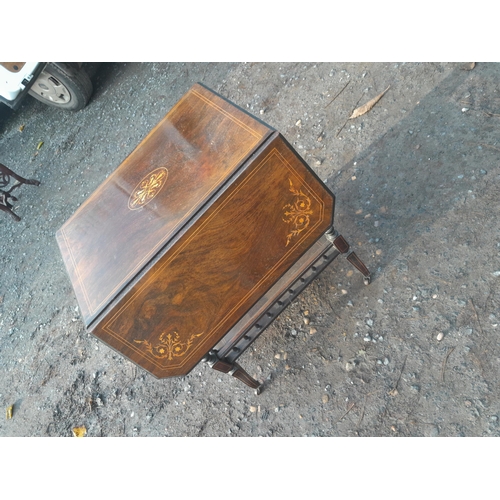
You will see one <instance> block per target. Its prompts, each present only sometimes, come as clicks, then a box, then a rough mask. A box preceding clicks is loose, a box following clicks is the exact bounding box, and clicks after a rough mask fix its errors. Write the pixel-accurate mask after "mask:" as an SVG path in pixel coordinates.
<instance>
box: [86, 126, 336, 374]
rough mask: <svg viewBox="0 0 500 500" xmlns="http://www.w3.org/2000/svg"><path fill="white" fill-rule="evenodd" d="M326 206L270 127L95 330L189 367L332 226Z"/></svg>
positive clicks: (159, 366)
mask: <svg viewBox="0 0 500 500" xmlns="http://www.w3.org/2000/svg"><path fill="white" fill-rule="evenodd" d="M332 210H333V200H332V198H331V197H330V195H329V193H327V192H326V190H324V189H321V185H320V183H319V182H318V181H317V180H316V179H315V177H314V176H313V175H311V173H310V172H309V171H308V170H306V169H305V168H304V166H303V164H302V162H300V161H299V160H298V158H297V157H296V156H295V155H294V154H293V153H292V152H291V151H290V149H289V148H288V147H287V146H286V145H285V143H284V141H283V139H282V137H281V136H280V135H279V134H277V133H276V134H275V135H274V136H273V138H272V139H271V140H270V141H269V142H268V144H267V145H266V146H265V147H263V148H262V150H261V151H260V152H259V154H258V155H256V157H254V159H253V161H249V162H248V163H247V164H246V165H245V167H244V168H243V169H242V170H241V171H240V172H239V176H238V178H237V179H236V180H235V181H234V182H233V183H232V184H231V186H230V188H229V189H227V191H226V193H225V195H224V196H223V197H220V198H219V199H218V200H217V201H216V202H215V203H214V204H212V205H211V206H210V207H209V208H208V209H207V211H206V212H205V214H204V215H203V216H202V217H201V218H200V219H199V220H198V221H197V224H196V225H194V226H192V227H191V228H190V230H189V231H188V232H187V233H186V234H185V235H184V236H183V237H182V239H181V240H180V241H179V242H178V243H177V244H175V245H174V246H173V247H172V248H171V249H170V250H169V251H168V252H167V253H166V254H165V255H164V256H163V257H162V258H161V259H160V260H159V261H158V263H157V264H156V265H155V266H154V267H153V268H152V269H151V270H150V271H149V272H148V273H146V274H145V276H144V277H143V279H141V280H140V282H139V283H137V285H136V286H134V287H133V288H132V290H130V291H129V292H128V293H127V294H126V295H125V296H124V297H123V299H122V300H120V301H119V302H118V303H116V304H115V305H114V314H112V315H111V314H110V315H109V319H108V318H106V320H103V321H101V322H100V323H99V325H98V326H97V327H96V329H95V330H94V331H93V333H95V334H96V335H97V336H98V337H99V338H101V339H103V340H105V341H106V342H107V343H108V344H110V345H111V346H113V347H115V348H116V349H118V350H119V351H120V352H122V353H124V354H125V355H126V356H128V357H129V358H130V359H132V360H134V361H135V362H137V363H139V364H140V365H141V366H143V367H145V368H147V369H148V370H149V371H150V372H151V373H153V374H155V375H156V376H158V377H165V376H171V375H182V374H185V373H187V372H189V371H190V370H191V369H192V368H193V367H194V366H195V365H196V364H197V363H198V362H199V361H200V359H201V358H202V357H203V356H204V355H205V354H206V352H207V351H208V350H209V349H210V348H212V347H213V346H214V345H215V344H216V343H217V342H218V341H219V340H220V338H221V337H222V336H224V335H225V334H226V333H227V331H228V330H229V329H230V328H231V327H232V326H233V325H234V324H235V323H236V322H237V321H238V320H239V319H240V318H241V316H243V315H244V314H245V313H246V311H247V310H248V309H249V308H250V307H251V306H252V305H253V304H254V303H255V302H256V301H257V300H258V299H259V298H260V297H261V296H262V295H263V294H264V293H265V292H266V291H267V290H268V289H269V288H270V287H271V286H272V285H273V283H274V282H275V281H276V280H278V279H279V277H280V276H281V275H282V274H284V273H285V272H286V270H287V269H288V268H290V267H291V266H292V265H293V264H294V263H295V261H296V260H297V259H298V258H299V257H300V256H301V255H302V254H303V253H304V252H305V251H306V250H307V249H308V248H309V247H310V246H311V245H313V244H314V242H315V241H316V240H317V239H318V238H320V236H321V235H322V234H323V233H324V232H325V231H326V230H327V229H328V228H329V227H330V225H331V221H332Z"/></svg>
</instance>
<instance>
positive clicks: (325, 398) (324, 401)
mask: <svg viewBox="0 0 500 500" xmlns="http://www.w3.org/2000/svg"><path fill="white" fill-rule="evenodd" d="M328 399H329V398H328V395H327V394H323V397H322V398H321V400H322V401H323V404H326V403H328Z"/></svg>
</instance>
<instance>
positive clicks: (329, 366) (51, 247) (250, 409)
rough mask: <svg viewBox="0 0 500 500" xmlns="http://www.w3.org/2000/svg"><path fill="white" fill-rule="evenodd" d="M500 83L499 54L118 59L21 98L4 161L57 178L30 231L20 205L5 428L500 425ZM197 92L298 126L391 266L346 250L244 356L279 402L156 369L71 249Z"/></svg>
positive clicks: (300, 137)
mask: <svg viewBox="0 0 500 500" xmlns="http://www.w3.org/2000/svg"><path fill="white" fill-rule="evenodd" d="M499 77H500V66H499V65H498V64H493V63H484V64H481V63H478V64H476V65H475V66H474V67H473V66H472V65H471V64H470V63H406V64H405V63H318V64H315V63H283V64H279V63H217V64H216V63H213V64H208V63H185V64H183V63H147V64H146V63H143V64H141V63H116V64H115V63H113V64H111V63H110V64H103V65H102V66H101V67H100V68H99V70H98V71H97V73H96V74H95V76H94V84H95V92H94V95H93V98H92V100H91V102H90V103H89V105H88V106H87V107H86V108H85V109H84V110H82V111H79V112H76V113H64V112H61V111H58V110H55V109H51V108H48V107H46V106H44V105H43V104H41V103H39V102H37V101H34V100H32V99H30V100H27V101H25V103H24V104H23V106H22V107H21V109H19V110H18V111H16V112H10V111H9V110H6V109H2V110H1V113H2V115H1V118H0V162H2V163H4V164H6V165H7V166H9V167H10V168H12V169H13V170H14V171H16V172H18V173H19V174H21V175H23V176H24V177H29V178H36V179H38V180H40V182H41V185H40V186H39V187H32V186H23V187H21V188H20V189H18V190H17V193H18V194H17V196H18V198H19V201H18V202H17V203H16V206H15V210H16V213H17V214H18V215H19V216H21V217H22V220H21V222H15V221H14V220H13V219H12V218H10V217H9V216H8V215H7V214H4V213H0V218H1V224H0V248H1V251H0V259H1V269H2V277H1V281H0V407H3V408H4V409H5V411H6V410H7V408H8V407H10V406H12V418H9V419H6V418H2V419H0V436H29V437H32V436H71V435H72V433H73V429H74V428H76V427H85V429H86V435H87V436H214V437H219V436H282V437H283V436H290V437H292V436H309V437H312V436H322V437H326V436H330V437H335V436H408V437H410V436H411V437H413V436H436V437H437V436H499V435H500V384H499V380H500V379H499V371H500V346H499V343H498V341H497V336H498V332H499V326H498V325H499V323H500V309H499V303H500V297H499V285H500V259H499V256H500V231H499V229H500V222H499V221H500V217H499V215H500V214H499V208H500V202H499V199H500V196H499V195H500V192H499V180H500V166H499V162H498V158H499V152H500V135H499V132H498V130H499V129H498V124H499V120H500V93H499V90H498V79H499ZM195 82H202V83H204V84H205V85H207V86H208V87H210V88H212V89H214V90H215V91H216V92H218V93H220V94H222V95H223V96H224V97H227V98H228V99H230V100H232V101H233V102H235V103H236V104H238V105H239V106H241V107H243V108H245V109H247V110H248V111H249V112H251V113H253V114H255V115H257V116H259V117H260V118H261V119H262V120H264V121H266V122H267V123H268V124H269V125H271V126H273V127H274V128H276V129H277V130H279V131H280V132H282V133H283V135H284V136H285V137H286V138H287V139H288V140H289V142H290V143H291V144H292V145H293V146H294V147H295V148H296V150H297V151H298V152H299V154H301V155H302V157H303V158H304V159H305V160H306V162H308V164H309V165H310V166H311V167H312V168H313V169H314V170H315V171H316V173H317V174H318V175H319V176H320V177H321V178H322V179H324V180H325V181H326V182H327V184H328V186H329V187H330V188H331V189H332V191H333V192H334V193H335V195H336V217H335V222H336V227H337V229H338V230H339V231H340V232H341V233H342V234H343V235H344V236H345V237H346V239H347V240H348V241H349V242H350V243H351V244H352V245H353V246H354V247H356V252H357V253H358V255H359V256H360V257H361V258H362V259H363V260H364V262H365V263H366V264H367V266H368V267H369V268H370V270H371V271H372V273H373V281H372V283H371V284H370V285H369V286H364V285H363V281H362V278H361V275H360V274H359V273H357V272H355V273H352V270H351V268H350V266H349V265H348V263H347V262H346V261H345V260H344V259H342V258H339V259H336V260H335V261H334V262H333V264H332V265H331V266H329V267H328V268H327V269H326V270H325V271H324V272H323V273H322V274H321V275H320V276H319V278H318V279H317V280H316V281H315V282H314V283H313V284H312V285H311V286H310V287H309V288H308V289H307V290H306V291H305V292H304V293H302V294H301V295H300V296H299V297H298V298H297V299H296V300H295V301H294V302H293V303H292V305H291V306H290V307H289V308H288V309H287V310H286V311H285V312H284V313H283V314H282V315H281V316H280V317H279V318H278V319H277V320H276V321H275V322H274V323H273V324H272V325H271V327H269V328H268V330H267V331H266V332H265V333H264V334H263V335H262V336H261V337H260V338H259V339H258V340H257V341H256V342H255V343H254V344H253V347H252V348H251V349H249V350H248V351H247V352H245V354H244V355H243V356H242V357H241V358H240V362H241V364H242V365H243V366H244V367H245V368H246V369H247V370H248V372H249V373H250V374H252V375H254V376H256V377H257V378H259V379H261V380H265V381H266V389H265V391H264V392H263V393H262V394H261V395H259V396H257V395H255V394H254V392H253V391H252V390H250V389H249V388H247V387H246V386H244V385H242V384H241V383H240V382H238V381H237V380H235V379H233V378H231V377H229V376H227V375H223V374H221V373H218V372H214V371H212V370H211V369H210V368H209V367H208V366H206V365H204V364H201V365H198V366H197V367H196V368H195V369H194V370H193V371H192V372H191V373H190V374H189V375H187V376H185V377H182V378H175V379H165V380H156V379H155V378H154V377H152V376H151V375H149V374H148V373H147V372H144V371H143V370H142V369H140V368H137V367H136V366H135V365H133V364H132V363H130V362H129V361H128V360H126V359H124V358H123V357H121V356H120V355H119V354H117V353H115V352H114V351H112V350H111V349H110V348H108V347H107V346H106V345H104V344H103V343H101V342H100V341H98V340H97V339H95V338H93V337H92V336H90V335H89V334H87V333H86V331H85V329H84V327H83V323H82V321H81V319H80V316H79V311H78V307H77V302H76V299H75V296H74V293H73V290H72V287H71V284H70V281H69V278H68V277H67V275H66V272H65V269H64V265H63V262H62V259H61V257H60V254H59V250H58V247H57V244H56V241H55V236H54V235H55V232H56V230H57V229H58V228H59V227H60V226H61V225H62V224H63V223H64V222H65V221H66V220H67V219H68V218H69V217H70V216H71V215H72V214H73V212H74V211H75V210H76V209H77V208H78V206H79V205H80V204H81V203H82V202H83V201H84V200H85V199H86V198H87V197H88V196H89V195H90V194H91V193H92V192H93V191H94V190H95V189H96V188H97V187H98V186H99V185H100V184H101V183H102V182H103V180H104V179H105V178H106V177H107V176H108V175H109V174H110V173H111V172H112V171H113V170H114V169H115V168H116V167H117V166H118V165H119V164H120V163H121V162H122V161H123V160H124V159H125V158H126V156H127V155H128V154H129V153H130V152H131V151H132V150H133V149H134V147H135V146H136V145H137V144H138V142H139V141H140V140H141V139H142V138H144V137H145V136H146V135H147V133H148V132H149V130H150V129H151V128H153V127H154V126H155V125H156V124H157V123H158V121H159V120H160V119H161V118H162V117H163V116H164V115H165V114H166V113H167V112H168V111H169V109H170V108H171V107H172V106H173V105H174V104H175V103H176V102H177V100H178V99H179V98H180V97H181V96H182V95H183V94H184V93H185V92H186V91H187V90H188V88H189V87H190V86H191V85H192V84H193V83H195ZM346 84H347V86H346ZM389 86H390V88H389V90H388V91H387V92H386V94H385V95H384V96H383V97H382V98H381V99H380V101H379V102H378V103H377V104H376V105H375V106H374V107H373V109H371V110H370V111H369V112H367V113H366V114H364V115H363V116H360V117H358V118H355V119H352V120H348V118H349V116H350V115H351V113H352V111H353V109H354V108H355V107H356V106H357V105H358V104H359V105H361V104H364V103H365V102H367V101H369V100H370V99H371V98H373V97H375V96H377V95H378V94H380V93H381V92H382V91H384V90H385V89H386V88H387V87H389ZM22 126H24V129H23V130H22V131H20V128H22ZM40 142H43V145H42V146H41V147H40V149H38V145H39V144H40Z"/></svg>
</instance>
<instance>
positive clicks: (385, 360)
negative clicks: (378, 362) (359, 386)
mask: <svg viewBox="0 0 500 500" xmlns="http://www.w3.org/2000/svg"><path fill="white" fill-rule="evenodd" d="M388 364H389V360H388V359H387V358H384V365H385V366H387V365H388Z"/></svg>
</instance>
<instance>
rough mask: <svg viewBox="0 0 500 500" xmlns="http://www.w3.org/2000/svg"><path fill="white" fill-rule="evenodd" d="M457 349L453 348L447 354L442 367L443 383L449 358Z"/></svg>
mask: <svg viewBox="0 0 500 500" xmlns="http://www.w3.org/2000/svg"><path fill="white" fill-rule="evenodd" d="M455 347H456V346H454V347H451V348H450V349H449V350H448V352H447V353H446V356H445V357H444V360H443V366H442V367H441V382H444V371H445V369H446V363H447V362H448V358H449V357H450V354H451V353H452V352H453V351H454V350H455Z"/></svg>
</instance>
